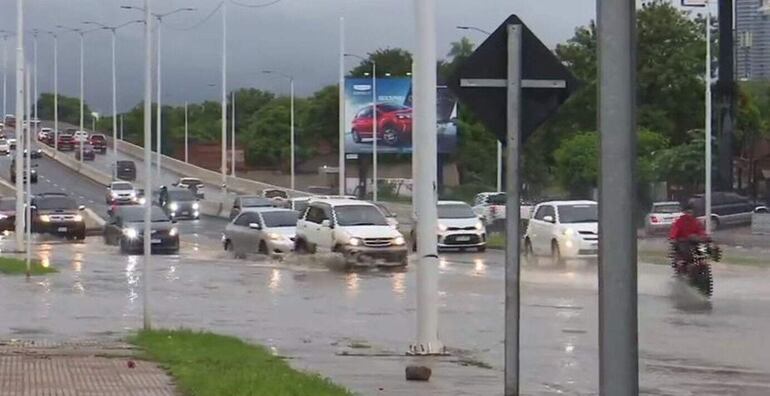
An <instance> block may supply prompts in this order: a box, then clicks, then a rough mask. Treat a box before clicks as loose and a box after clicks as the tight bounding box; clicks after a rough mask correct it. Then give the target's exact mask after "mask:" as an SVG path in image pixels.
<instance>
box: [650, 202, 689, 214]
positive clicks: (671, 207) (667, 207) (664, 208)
mask: <svg viewBox="0 0 770 396" xmlns="http://www.w3.org/2000/svg"><path fill="white" fill-rule="evenodd" d="M681 211H682V207H681V206H679V204H655V205H653V206H652V213H680V212H681Z"/></svg>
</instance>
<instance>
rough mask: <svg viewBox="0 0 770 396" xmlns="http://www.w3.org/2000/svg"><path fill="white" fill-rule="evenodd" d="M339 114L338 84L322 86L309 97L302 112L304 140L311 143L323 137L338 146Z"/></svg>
mask: <svg viewBox="0 0 770 396" xmlns="http://www.w3.org/2000/svg"><path fill="white" fill-rule="evenodd" d="M339 114H340V109H339V92H338V86H337V85H329V86H326V87H324V88H321V90H320V91H318V92H316V93H315V94H313V96H312V97H311V98H308V99H307V105H306V106H305V107H304V108H303V110H302V112H301V114H300V117H299V118H300V120H301V125H302V132H301V134H300V135H301V137H302V141H303V142H308V143H310V142H317V141H318V140H319V139H322V140H326V141H327V142H329V143H330V144H332V145H335V147H336V144H337V143H338V142H339ZM308 145H309V146H315V145H314V144H308Z"/></svg>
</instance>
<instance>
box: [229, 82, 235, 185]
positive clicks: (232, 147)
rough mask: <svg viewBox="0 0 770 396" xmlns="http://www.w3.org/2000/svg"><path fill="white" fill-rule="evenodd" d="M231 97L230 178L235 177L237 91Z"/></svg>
mask: <svg viewBox="0 0 770 396" xmlns="http://www.w3.org/2000/svg"><path fill="white" fill-rule="evenodd" d="M230 97H231V100H230V101H231V102H232V103H230V176H232V177H235V90H233V92H232V93H230Z"/></svg>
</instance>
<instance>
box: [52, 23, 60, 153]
mask: <svg viewBox="0 0 770 396" xmlns="http://www.w3.org/2000/svg"><path fill="white" fill-rule="evenodd" d="M50 34H51V35H52V36H53V155H54V156H56V155H57V154H58V152H59V36H58V35H57V34H56V33H53V32H51V33H50Z"/></svg>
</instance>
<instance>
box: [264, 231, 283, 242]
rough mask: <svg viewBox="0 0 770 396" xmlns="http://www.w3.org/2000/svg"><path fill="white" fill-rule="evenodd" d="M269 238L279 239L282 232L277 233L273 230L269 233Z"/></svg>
mask: <svg viewBox="0 0 770 396" xmlns="http://www.w3.org/2000/svg"><path fill="white" fill-rule="evenodd" d="M267 239H270V240H271V241H277V240H280V239H281V234H276V233H274V232H271V233H269V234H267Z"/></svg>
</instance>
